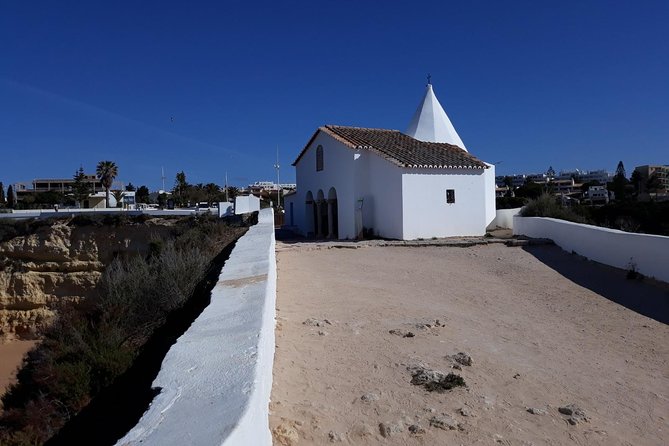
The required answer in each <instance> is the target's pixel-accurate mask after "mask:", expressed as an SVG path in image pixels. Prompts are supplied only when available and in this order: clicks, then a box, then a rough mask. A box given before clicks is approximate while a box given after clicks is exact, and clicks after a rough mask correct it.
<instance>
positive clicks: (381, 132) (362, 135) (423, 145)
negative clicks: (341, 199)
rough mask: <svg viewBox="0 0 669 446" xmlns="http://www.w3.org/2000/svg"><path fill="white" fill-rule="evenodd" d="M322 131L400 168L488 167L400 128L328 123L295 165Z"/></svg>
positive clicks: (465, 155) (470, 156) (455, 148)
mask: <svg viewBox="0 0 669 446" xmlns="http://www.w3.org/2000/svg"><path fill="white" fill-rule="evenodd" d="M319 132H324V133H327V134H328V135H330V136H331V137H333V138H334V139H336V140H337V141H339V142H341V143H342V144H344V145H346V146H348V147H350V148H352V149H355V150H369V151H371V152H373V153H376V154H377V155H379V156H381V157H383V158H385V159H387V160H388V161H390V162H391V163H393V164H395V165H397V166H400V167H409V168H435V169H487V168H488V166H486V164H485V163H484V162H483V161H481V160H479V159H478V158H476V157H475V156H472V155H470V154H469V153H467V152H466V151H464V150H462V149H461V148H460V147H458V146H454V145H452V144H446V143H436V142H424V141H419V140H417V139H414V138H412V137H410V136H408V135H405V134H404V133H402V132H400V131H398V130H386V129H368V128H361V127H342V126H336V125H326V126H324V127H320V128H319V129H318V130H317V131H316V133H314V135H313V136H312V137H311V139H310V140H309V142H308V143H307V145H306V146H305V147H304V149H302V151H301V152H300V154H299V155H298V157H297V159H296V160H295V162H294V163H293V166H295V165H296V164H297V162H298V161H299V160H300V158H302V156H303V155H304V153H305V152H306V151H307V148H308V147H309V146H310V145H311V143H312V142H313V140H314V139H315V138H316V135H318V133H319Z"/></svg>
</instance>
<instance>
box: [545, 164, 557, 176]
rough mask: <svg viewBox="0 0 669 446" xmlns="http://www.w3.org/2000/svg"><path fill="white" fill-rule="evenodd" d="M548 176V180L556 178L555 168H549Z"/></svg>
mask: <svg viewBox="0 0 669 446" xmlns="http://www.w3.org/2000/svg"><path fill="white" fill-rule="evenodd" d="M546 176H547V177H548V178H553V177H555V170H554V169H553V166H548V170H547V171H546Z"/></svg>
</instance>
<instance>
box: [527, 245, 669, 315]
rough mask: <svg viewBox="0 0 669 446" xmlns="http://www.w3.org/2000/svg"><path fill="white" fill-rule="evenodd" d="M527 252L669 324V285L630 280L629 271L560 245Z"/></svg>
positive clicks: (572, 279)
mask: <svg viewBox="0 0 669 446" xmlns="http://www.w3.org/2000/svg"><path fill="white" fill-rule="evenodd" d="M523 249H524V250H525V251H527V252H528V253H530V254H532V255H533V256H534V257H536V258H537V260H539V261H540V262H542V263H544V264H545V265H547V266H548V267H550V268H552V269H553V270H555V271H557V272H558V273H560V274H561V275H563V276H564V277H566V278H567V279H569V280H571V281H572V282H574V283H576V284H578V285H580V286H582V287H584V288H587V289H589V290H591V291H593V292H595V293H597V294H599V295H600V296H603V297H605V298H607V299H609V300H610V301H613V302H615V303H617V304H620V305H622V306H624V307H626V308H629V309H630V310H632V311H635V312H637V313H639V314H642V315H644V316H647V317H649V318H652V319H655V320H656V321H659V322H662V323H664V324H669V284H667V283H664V282H659V281H655V280H650V279H644V280H629V279H627V278H626V275H627V271H625V270H622V269H618V268H613V267H611V266H607V265H603V264H601V263H597V262H593V261H591V260H588V259H586V258H585V257H582V256H579V255H577V254H569V253H567V252H565V251H563V250H562V249H560V248H559V247H557V246H526V247H523Z"/></svg>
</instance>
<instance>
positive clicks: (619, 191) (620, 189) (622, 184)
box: [606, 161, 629, 201]
mask: <svg viewBox="0 0 669 446" xmlns="http://www.w3.org/2000/svg"><path fill="white" fill-rule="evenodd" d="M628 184H629V181H628V180H627V178H625V167H624V166H623V162H622V161H620V162H619V163H618V168H617V169H616V174H615V176H614V177H613V180H612V181H611V182H609V183H607V185H606V188H607V189H608V190H609V191H611V192H613V193H614V194H615V198H616V200H618V201H622V200H625V199H626V198H627V185H628Z"/></svg>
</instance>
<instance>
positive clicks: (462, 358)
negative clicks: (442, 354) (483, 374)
mask: <svg viewBox="0 0 669 446" xmlns="http://www.w3.org/2000/svg"><path fill="white" fill-rule="evenodd" d="M446 358H447V359H449V360H450V361H452V362H453V363H454V364H460V365H464V366H467V367H470V366H471V365H472V362H473V361H472V357H471V356H469V355H468V354H467V353H464V352H459V353H456V354H455V355H448V356H446Z"/></svg>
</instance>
